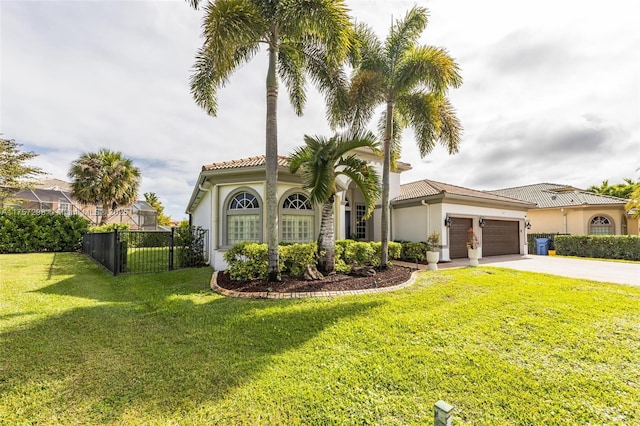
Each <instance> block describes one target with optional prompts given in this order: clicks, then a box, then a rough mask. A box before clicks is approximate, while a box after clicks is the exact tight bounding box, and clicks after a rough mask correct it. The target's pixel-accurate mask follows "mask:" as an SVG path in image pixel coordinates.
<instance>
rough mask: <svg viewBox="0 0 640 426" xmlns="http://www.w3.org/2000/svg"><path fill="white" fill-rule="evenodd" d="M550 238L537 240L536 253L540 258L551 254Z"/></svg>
mask: <svg viewBox="0 0 640 426" xmlns="http://www.w3.org/2000/svg"><path fill="white" fill-rule="evenodd" d="M549 241H550V239H549V238H536V253H538V255H540V256H547V255H548V254H549Z"/></svg>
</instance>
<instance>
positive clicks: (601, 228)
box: [589, 216, 613, 235]
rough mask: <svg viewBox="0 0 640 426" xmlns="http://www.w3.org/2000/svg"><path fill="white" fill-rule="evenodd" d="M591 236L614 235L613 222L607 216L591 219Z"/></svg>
mask: <svg viewBox="0 0 640 426" xmlns="http://www.w3.org/2000/svg"><path fill="white" fill-rule="evenodd" d="M589 234H592V235H611V234H613V221H612V220H611V219H609V218H608V217H606V216H595V217H594V218H593V219H591V222H589Z"/></svg>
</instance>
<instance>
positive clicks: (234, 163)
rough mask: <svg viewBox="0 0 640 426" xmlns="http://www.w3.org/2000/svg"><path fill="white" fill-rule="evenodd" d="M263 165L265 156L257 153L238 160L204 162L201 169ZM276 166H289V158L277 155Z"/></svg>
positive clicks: (225, 168) (226, 168)
mask: <svg viewBox="0 0 640 426" xmlns="http://www.w3.org/2000/svg"><path fill="white" fill-rule="evenodd" d="M264 165H265V156H264V155H258V156H255V157H249V158H241V159H240V160H231V161H222V162H220V163H213V164H205V165H204V166H202V170H203V171H205V170H228V169H241V168H244V167H261V166H264ZM278 166H280V167H289V159H288V158H287V157H284V156H282V155H279V156H278Z"/></svg>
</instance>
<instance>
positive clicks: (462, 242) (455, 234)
mask: <svg viewBox="0 0 640 426" xmlns="http://www.w3.org/2000/svg"><path fill="white" fill-rule="evenodd" d="M472 225H473V223H472V221H471V219H465V218H461V217H452V218H451V227H450V228H449V257H450V258H451V259H461V258H465V257H467V231H469V228H471V226H472Z"/></svg>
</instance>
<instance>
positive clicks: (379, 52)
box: [332, 7, 462, 268]
mask: <svg viewBox="0 0 640 426" xmlns="http://www.w3.org/2000/svg"><path fill="white" fill-rule="evenodd" d="M427 17H428V13H427V10H426V9H425V8H422V7H414V8H412V9H411V10H410V11H409V12H408V13H407V15H406V16H405V17H404V19H402V20H397V21H396V22H395V24H393V25H392V26H391V30H390V33H389V35H388V36H387V38H386V40H385V42H384V43H382V42H381V41H380V40H379V39H378V38H377V37H376V36H375V34H374V33H373V31H372V30H371V29H370V28H368V27H366V26H365V25H360V26H359V27H358V29H357V33H358V38H359V40H360V43H361V51H360V54H361V56H360V60H359V61H358V62H357V63H355V64H354V71H353V75H352V78H351V82H350V84H349V87H348V88H347V89H346V91H347V93H346V94H345V96H346V97H347V99H348V100H349V101H348V105H349V107H348V110H347V111H345V110H344V109H343V108H341V107H340V105H338V104H337V103H336V104H335V105H334V106H333V108H332V113H333V114H334V115H333V117H332V124H333V125H351V126H353V127H354V128H355V129H360V128H362V127H363V126H366V125H367V124H368V122H369V121H370V119H371V116H372V115H373V112H374V110H375V108H376V107H378V106H380V105H385V107H386V108H385V110H384V112H383V113H382V116H381V118H380V121H379V125H378V127H379V129H380V131H381V133H382V135H383V152H384V159H383V169H382V188H383V190H382V217H381V226H382V233H381V235H382V258H381V262H380V265H381V266H382V267H383V268H384V267H386V266H387V263H388V242H389V172H390V169H391V167H392V166H393V165H395V159H397V158H399V155H400V152H399V148H400V144H399V142H400V136H401V133H402V130H403V129H404V128H406V127H411V128H413V130H414V132H415V137H416V143H417V145H418V148H419V150H420V155H421V156H422V157H424V156H425V155H427V154H429V153H430V152H431V151H432V150H433V148H434V145H435V143H436V142H439V143H440V144H442V145H443V146H444V147H445V148H446V149H447V150H448V152H449V154H453V153H456V152H457V151H458V144H459V141H460V134H461V132H462V128H461V125H460V122H459V120H458V118H457V117H456V114H455V110H454V108H453V106H452V105H451V103H450V102H449V100H448V99H447V97H446V93H447V90H448V88H449V87H458V86H460V84H462V78H461V76H460V74H459V68H458V65H457V64H456V63H455V61H454V59H453V58H452V57H451V56H449V54H448V53H447V51H446V50H445V49H442V48H437V47H433V46H421V45H418V44H417V43H418V40H419V38H420V35H421V34H422V32H423V30H424V29H425V27H426V25H427ZM335 99H341V98H340V97H336V98H335Z"/></svg>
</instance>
